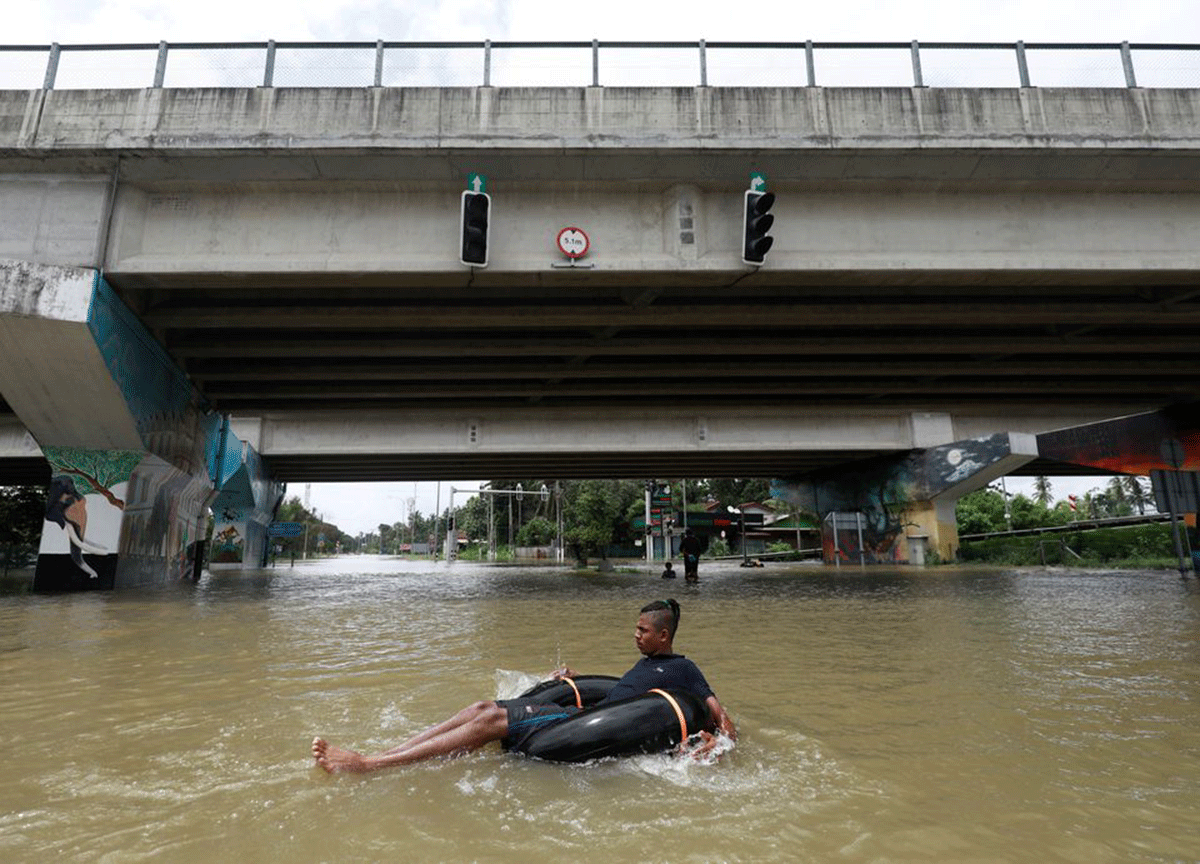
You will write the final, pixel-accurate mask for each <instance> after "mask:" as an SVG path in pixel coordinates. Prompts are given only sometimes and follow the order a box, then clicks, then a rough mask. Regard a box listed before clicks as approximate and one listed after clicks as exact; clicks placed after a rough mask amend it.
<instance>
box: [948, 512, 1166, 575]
mask: <svg viewBox="0 0 1200 864" xmlns="http://www.w3.org/2000/svg"><path fill="white" fill-rule="evenodd" d="M1064 544H1065V546H1066V547H1067V548H1068V549H1070V550H1072V551H1073V552H1075V553H1076V554H1077V555H1079V558H1076V557H1075V556H1074V555H1072V554H1071V553H1070V552H1067V551H1066V550H1064V549H1063V545H1064ZM958 552H959V559H960V560H962V561H979V562H987V563H990V564H1010V565H1014V566H1022V565H1038V564H1042V563H1043V559H1044V561H1045V563H1046V564H1049V565H1055V566H1058V565H1066V566H1073V565H1088V564H1109V565H1112V564H1114V563H1116V562H1121V563H1123V564H1125V565H1130V564H1131V563H1132V562H1137V561H1143V562H1146V563H1147V564H1149V563H1151V562H1155V563H1157V562H1158V561H1159V560H1161V559H1167V558H1173V557H1174V554H1175V546H1174V543H1173V541H1172V539H1171V526H1170V525H1167V524H1164V523H1161V522H1159V523H1154V524H1150V525H1132V526H1129V527H1126V528H1099V529H1096V530H1093V531H1062V532H1055V533H1053V534H1038V535H1035V536H1032V537H993V538H991V539H990V540H973V541H968V542H966V543H963V544H962V545H961V546H960V547H959V550H958Z"/></svg>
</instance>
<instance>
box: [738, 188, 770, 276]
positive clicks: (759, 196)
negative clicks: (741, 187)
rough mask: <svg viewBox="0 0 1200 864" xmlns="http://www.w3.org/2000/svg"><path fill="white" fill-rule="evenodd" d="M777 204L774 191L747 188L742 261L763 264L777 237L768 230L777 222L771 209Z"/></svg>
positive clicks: (743, 222)
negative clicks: (757, 190) (758, 190)
mask: <svg viewBox="0 0 1200 864" xmlns="http://www.w3.org/2000/svg"><path fill="white" fill-rule="evenodd" d="M774 206H775V193H774V192H755V191H754V190H753V189H747V190H746V205H745V210H744V211H743V214H744V215H743V220H742V225H743V227H742V261H744V262H745V263H747V264H755V265H758V264H762V263H763V261H764V260H765V259H766V257H767V252H768V251H769V250H770V248H771V244H772V243H774V242H775V238H774V237H772V236H771V235H770V234H769V233H768V232H769V231H770V230H771V226H772V225H773V224H774V223H775V217H774V216H773V215H772V214H771V212H770V210H771V208H772V207H774Z"/></svg>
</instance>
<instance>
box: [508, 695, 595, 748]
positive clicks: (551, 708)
mask: <svg viewBox="0 0 1200 864" xmlns="http://www.w3.org/2000/svg"><path fill="white" fill-rule="evenodd" d="M496 704H497V705H500V706H503V708H504V710H505V711H507V712H508V734H507V735H505V736H504V737H503V738H502V739H500V744H501V746H503V747H504V749H505V750H511V749H512V748H514V747H519V746H521V744H522V743H523V742H525V741H526V740H528V739H529V737H530V736H531V735H534V734H536V733H538V732H541V731H542V730H543V729H548V728H550V727H551V726H553V725H554V724H556V723H561V722H562V721H564V720H566V719H567V718H568V717H570V716H571V715H572V714H576V713H578V712H579V709H578V708H576V707H574V706H571V707H569V708H564V707H562V706H561V705H554V704H553V703H551V704H546V703H545V702H534V701H532V700H530V699H497V700H496Z"/></svg>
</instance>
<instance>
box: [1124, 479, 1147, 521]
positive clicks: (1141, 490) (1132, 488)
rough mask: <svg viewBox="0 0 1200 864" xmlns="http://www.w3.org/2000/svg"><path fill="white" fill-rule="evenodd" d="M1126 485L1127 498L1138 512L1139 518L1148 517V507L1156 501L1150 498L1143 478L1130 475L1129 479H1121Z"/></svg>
mask: <svg viewBox="0 0 1200 864" xmlns="http://www.w3.org/2000/svg"><path fill="white" fill-rule="evenodd" d="M1121 479H1122V480H1123V481H1124V484H1125V492H1126V498H1127V499H1128V500H1129V503H1130V504H1132V505H1133V506H1134V507H1136V508H1137V510H1138V515H1139V516H1145V515H1146V505H1147V504H1149V503H1151V502H1152V501H1153V500H1154V499H1153V498H1151V497H1150V495H1149V493H1148V492H1147V490H1146V487H1145V486H1143V485H1142V478H1141V477H1136V476H1134V475H1133V474H1130V475H1129V476H1127V477H1122V478H1121Z"/></svg>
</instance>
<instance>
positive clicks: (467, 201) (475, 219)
mask: <svg viewBox="0 0 1200 864" xmlns="http://www.w3.org/2000/svg"><path fill="white" fill-rule="evenodd" d="M491 215H492V199H491V197H490V196H489V195H488V194H487V193H486V192H471V191H470V190H464V191H463V193H462V254H461V255H460V256H459V259H458V260H459V261H461V262H462V263H463V264H466V265H467V266H468V267H486V266H487V263H488V221H489V220H490V219H491Z"/></svg>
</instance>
